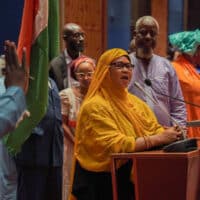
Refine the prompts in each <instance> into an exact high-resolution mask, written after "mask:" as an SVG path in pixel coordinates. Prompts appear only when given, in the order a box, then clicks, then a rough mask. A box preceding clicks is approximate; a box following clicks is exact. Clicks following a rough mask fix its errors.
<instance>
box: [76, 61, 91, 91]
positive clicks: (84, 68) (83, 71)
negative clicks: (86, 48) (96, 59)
mask: <svg viewBox="0 0 200 200" xmlns="http://www.w3.org/2000/svg"><path fill="white" fill-rule="evenodd" d="M93 74H94V66H93V65H92V64H91V63H89V62H82V63H81V64H79V66H78V67H77V70H76V78H77V80H78V82H79V83H80V87H81V88H88V87H89V85H90V82H91V80H92V76H93Z"/></svg>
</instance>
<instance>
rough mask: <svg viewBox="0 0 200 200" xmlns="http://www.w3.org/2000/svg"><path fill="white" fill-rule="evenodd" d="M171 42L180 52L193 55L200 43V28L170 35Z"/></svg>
mask: <svg viewBox="0 0 200 200" xmlns="http://www.w3.org/2000/svg"><path fill="white" fill-rule="evenodd" d="M169 42H170V43H171V44H172V45H173V46H174V47H176V48H178V50H179V51H180V52H182V53H186V54H189V55H191V56H193V55H194V53H195V52H196V49H197V47H198V46H199V45H200V30H199V29H197V30H195V31H184V32H180V33H174V34H172V35H170V36H169Z"/></svg>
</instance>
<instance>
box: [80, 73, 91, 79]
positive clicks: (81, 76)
mask: <svg viewBox="0 0 200 200" xmlns="http://www.w3.org/2000/svg"><path fill="white" fill-rule="evenodd" d="M93 74H94V72H86V73H84V72H76V76H77V77H78V78H80V79H83V78H85V77H87V78H92V75H93Z"/></svg>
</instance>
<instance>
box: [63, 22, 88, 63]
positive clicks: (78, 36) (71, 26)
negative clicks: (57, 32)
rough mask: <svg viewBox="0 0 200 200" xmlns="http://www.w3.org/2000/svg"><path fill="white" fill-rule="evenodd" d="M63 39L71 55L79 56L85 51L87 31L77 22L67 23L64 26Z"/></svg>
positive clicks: (73, 56)
mask: <svg viewBox="0 0 200 200" xmlns="http://www.w3.org/2000/svg"><path fill="white" fill-rule="evenodd" d="M63 40H64V42H65V47H66V49H67V52H68V54H69V55H70V57H72V58H73V59H74V58H77V57H78V55H79V54H80V52H83V51H84V40H85V33H84V31H83V29H82V27H81V26H80V25H78V24H75V23H67V24H65V25H64V27H63Z"/></svg>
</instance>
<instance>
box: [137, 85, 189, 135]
mask: <svg viewBox="0 0 200 200" xmlns="http://www.w3.org/2000/svg"><path fill="white" fill-rule="evenodd" d="M134 85H135V86H136V87H137V88H138V89H139V90H141V91H142V92H143V93H144V94H145V95H147V96H148V98H149V99H150V100H151V101H152V102H153V103H154V104H155V105H158V106H159V107H160V109H161V110H162V111H163V112H164V113H165V114H166V115H167V116H168V117H169V119H170V120H171V121H172V122H173V124H174V125H176V126H177V127H180V126H179V124H178V122H177V121H176V120H175V119H173V118H172V117H171V115H170V114H169V113H168V111H167V110H166V109H165V108H164V107H163V106H162V105H160V104H159V103H158V102H157V101H156V100H155V99H153V98H152V97H151V95H150V94H149V93H148V92H146V91H145V90H144V89H143V88H142V87H141V85H140V84H139V83H138V82H137V81H135V82H134ZM181 132H182V135H183V139H184V138H186V136H185V130H184V129H181Z"/></svg>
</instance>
